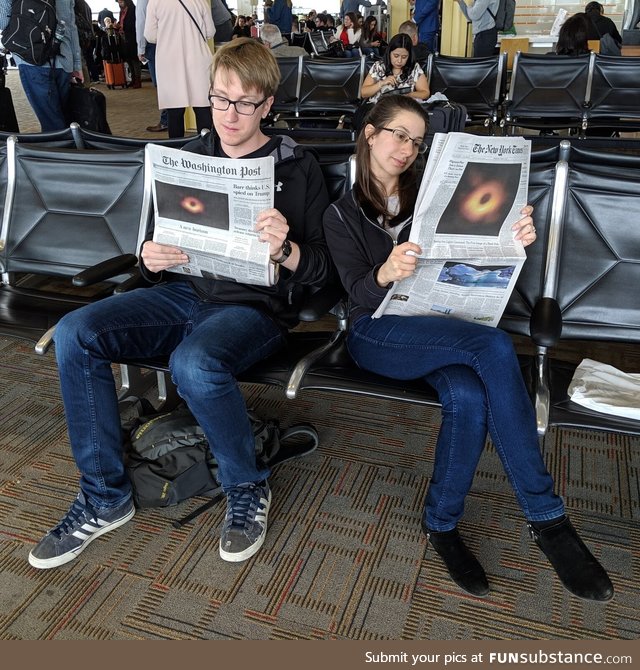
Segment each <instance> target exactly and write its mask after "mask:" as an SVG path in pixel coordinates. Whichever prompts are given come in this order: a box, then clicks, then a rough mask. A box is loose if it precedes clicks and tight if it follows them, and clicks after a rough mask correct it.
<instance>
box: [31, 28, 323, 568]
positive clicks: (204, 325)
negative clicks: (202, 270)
mask: <svg viewBox="0 0 640 670" xmlns="http://www.w3.org/2000/svg"><path fill="white" fill-rule="evenodd" d="M211 73H212V75H211V90H210V100H211V104H212V114H213V125H214V130H213V131H212V132H211V133H209V134H208V135H207V136H206V137H204V138H198V139H196V140H194V141H193V142H191V143H189V144H188V145H187V146H186V147H185V150H186V151H191V152H193V153H197V154H206V155H211V156H217V157H221V158H258V157H265V156H273V157H274V159H275V189H274V207H273V208H271V209H267V210H265V211H263V212H261V213H260V214H258V216H257V217H256V226H255V228H256V234H257V235H259V238H260V240H262V241H263V242H264V243H265V244H268V245H269V251H270V254H271V258H272V261H273V262H274V263H276V264H278V265H279V266H280V272H279V280H278V283H277V284H276V285H275V286H272V287H261V286H250V285H245V284H238V283H235V282H231V281H224V280H219V279H204V278H187V277H185V276H184V275H180V274H176V273H170V272H169V273H167V272H165V270H168V269H170V268H171V267H172V266H174V265H177V264H179V263H183V262H185V261H186V260H187V257H186V255H185V254H184V253H183V252H182V251H181V250H180V249H177V248H174V247H170V246H166V245H161V244H157V243H155V242H153V241H152V239H151V238H152V232H149V235H148V238H147V241H146V242H145V243H144V244H143V246H142V252H141V257H140V266H141V269H142V271H143V274H144V275H145V277H146V278H147V279H148V280H150V281H151V282H152V283H153V284H154V286H152V287H151V288H142V289H137V290H135V291H131V292H129V293H125V294H121V295H118V296H115V297H112V298H107V299H105V300H103V301H100V302H98V303H95V304H93V305H89V306H87V307H84V308H82V309H79V310H77V311H76V312H73V313H71V314H69V315H67V316H66V317H64V318H63V319H62V320H61V321H60V323H59V324H58V326H57V328H56V334H55V343H56V357H57V361H58V368H59V372H60V383H61V389H62V398H63V402H64V406H65V412H66V418H67V424H68V430H69V438H70V443H71V449H72V452H73V456H74V458H75V461H76V464H77V466H78V468H79V470H80V474H81V479H80V493H79V494H78V496H77V498H76V500H75V501H74V503H73V504H72V506H71V508H70V510H69V512H68V513H67V514H66V515H65V516H64V518H63V519H62V520H61V521H60V523H59V524H58V525H57V526H56V527H55V528H53V529H52V530H51V531H49V533H47V535H45V537H44V538H43V539H42V540H41V541H40V542H39V544H38V545H36V547H35V548H34V549H33V550H32V552H31V554H30V555H29V562H30V563H31V565H33V566H34V567H37V568H53V567H56V566H59V565H63V564H64V563H67V562H68V561H70V560H73V559H74V558H75V557H76V556H77V555H78V554H79V553H80V552H81V551H83V550H84V548H85V547H86V546H87V545H88V544H89V542H91V541H92V540H93V539H94V538H95V537H97V536H98V535H101V534H103V533H105V532H108V531H110V530H113V529H115V528H117V527H118V526H120V525H122V524H123V523H126V522H127V521H128V520H129V519H131V517H133V515H134V507H133V502H132V500H131V486H130V483H129V481H128V479H127V475H126V472H125V468H124V464H123V459H122V441H121V435H120V417H119V413H118V403H117V397H116V392H115V386H114V381H113V376H112V373H111V361H117V360H126V359H132V358H134V359H139V358H145V357H154V356H170V368H171V373H172V377H173V380H174V381H175V382H176V384H177V387H178V392H179V394H180V395H181V397H182V398H183V399H184V400H185V401H186V403H187V404H188V406H189V408H190V409H191V411H192V412H193V414H194V415H195V417H196V418H197V420H198V422H199V423H200V425H201V426H202V428H203V430H204V432H205V435H206V437H207V439H208V441H209V444H210V446H211V449H212V452H213V454H214V455H215V457H216V460H217V462H218V467H219V479H220V482H221V484H222V487H223V489H224V491H225V494H226V496H227V514H226V518H225V521H224V526H223V529H222V533H221V538H220V555H221V557H222V558H223V559H224V560H226V561H232V562H236V561H243V560H245V559H247V558H249V557H250V556H252V555H253V554H255V552H256V551H258V549H259V548H260V547H261V546H262V543H263V542H264V538H265V534H266V530H267V514H268V511H269V505H270V502H271V492H270V489H269V484H268V483H267V477H268V476H269V471H268V469H265V468H260V467H258V466H257V464H256V459H255V451H254V438H253V432H252V429H251V424H250V422H249V418H248V415H247V410H246V406H245V402H244V399H243V396H242V393H241V391H240V389H239V387H238V383H237V381H236V377H237V375H239V374H240V373H242V372H243V371H244V370H246V369H247V368H249V367H250V366H252V365H253V364H254V363H256V362H258V361H260V360H262V359H264V358H266V357H268V356H269V355H270V354H272V353H274V352H275V351H276V350H278V349H279V348H281V347H283V346H285V343H286V333H287V330H288V329H289V328H291V327H293V326H295V325H296V323H297V311H298V308H299V305H300V301H301V297H302V295H303V294H304V290H305V287H306V286H320V285H322V284H324V283H325V282H326V281H327V280H328V279H329V277H330V275H331V273H332V270H331V268H332V265H331V263H330V260H329V256H328V252H327V248H326V245H325V241H324V236H323V232H322V215H323V213H324V210H325V209H326V207H327V206H328V196H327V191H326V187H325V184H324V180H323V177H322V173H321V171H320V168H319V166H318V164H317V163H316V161H315V159H314V158H313V156H312V154H311V153H310V152H309V151H307V150H304V149H303V148H302V147H300V146H298V145H296V144H295V142H293V141H292V140H291V139H290V138H288V137H280V136H276V137H267V136H266V135H264V134H263V133H262V131H261V130H260V122H261V120H262V119H263V118H264V117H266V115H267V114H268V113H269V109H270V108H271V105H272V103H273V96H274V94H275V92H276V89H277V87H278V84H279V81H280V71H279V69H278V65H277V63H276V60H275V58H274V57H273V56H272V55H271V53H270V51H269V50H268V49H267V48H266V47H265V46H264V45H262V44H260V43H259V42H257V41H256V40H252V39H247V38H239V39H237V40H234V41H233V42H229V43H228V44H226V45H225V46H224V47H222V48H221V49H219V50H218V51H217V53H216V55H215V57H214V60H213V65H212V68H211Z"/></svg>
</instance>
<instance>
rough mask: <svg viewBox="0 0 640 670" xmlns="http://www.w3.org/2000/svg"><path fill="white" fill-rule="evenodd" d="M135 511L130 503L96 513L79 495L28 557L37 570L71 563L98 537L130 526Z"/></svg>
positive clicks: (82, 495)
mask: <svg viewBox="0 0 640 670" xmlns="http://www.w3.org/2000/svg"><path fill="white" fill-rule="evenodd" d="M135 512H136V510H135V507H134V506H133V500H131V499H129V500H127V501H126V502H125V503H123V504H122V505H120V506H119V507H114V508H113V509H107V510H102V511H100V512H98V511H97V510H95V509H94V508H93V507H92V506H91V504H90V503H89V501H88V500H87V499H86V497H85V495H84V493H83V492H82V491H80V493H78V497H77V498H76V499H75V500H74V502H73V504H72V505H71V507H70V508H69V511H68V512H67V513H66V515H65V516H64V517H63V519H62V520H61V521H60V523H59V524H58V525H57V526H56V527H55V528H52V529H51V530H50V531H49V532H48V533H47V534H46V535H45V536H44V537H43V538H42V539H41V540H40V542H38V544H37V545H36V546H35V547H34V548H33V549H32V550H31V553H30V554H29V563H31V565H32V566H33V567H34V568H39V569H41V570H46V569H47V568H57V567H58V566H59V565H64V564H65V563H68V562H69V561H72V560H73V559H74V558H75V557H76V556H78V554H80V553H81V552H82V551H84V549H85V548H86V547H87V545H88V544H89V543H90V542H92V541H93V540H95V539H96V537H99V536H100V535H104V534H105V533H108V532H109V531H110V530H115V529H116V528H118V526H122V525H123V524H125V523H127V521H129V519H131V518H132V517H133V515H134V514H135Z"/></svg>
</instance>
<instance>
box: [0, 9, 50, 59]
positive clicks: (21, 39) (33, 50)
mask: <svg viewBox="0 0 640 670" xmlns="http://www.w3.org/2000/svg"><path fill="white" fill-rule="evenodd" d="M56 24H57V19H56V5H55V0H13V3H12V4H11V14H10V16H9V23H8V25H7V27H6V28H5V29H4V30H3V31H2V44H3V45H4V47H5V49H7V50H8V51H10V52H11V53H13V54H15V55H16V56H19V57H20V58H22V59H23V60H24V61H25V62H27V63H30V64H31V65H44V64H45V63H47V62H48V61H51V60H53V59H54V58H55V57H56V56H57V55H58V53H59V49H60V45H59V44H58V43H57V42H56V40H55V32H56Z"/></svg>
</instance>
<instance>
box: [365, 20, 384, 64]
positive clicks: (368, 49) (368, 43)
mask: <svg viewBox="0 0 640 670" xmlns="http://www.w3.org/2000/svg"><path fill="white" fill-rule="evenodd" d="M383 43H384V40H383V39H382V35H381V34H380V33H379V32H378V19H376V17H375V16H367V18H366V19H365V20H364V23H363V24H362V35H361V37H360V51H361V52H362V54H363V55H364V56H376V57H377V56H380V54H381V53H382V47H383Z"/></svg>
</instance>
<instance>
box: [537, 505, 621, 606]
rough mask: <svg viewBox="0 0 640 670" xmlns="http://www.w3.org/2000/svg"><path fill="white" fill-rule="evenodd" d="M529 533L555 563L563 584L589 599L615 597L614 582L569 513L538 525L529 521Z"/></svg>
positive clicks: (574, 592)
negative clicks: (576, 528)
mask: <svg viewBox="0 0 640 670" xmlns="http://www.w3.org/2000/svg"><path fill="white" fill-rule="evenodd" d="M527 526H528V527H529V533H530V535H531V537H532V538H533V540H534V541H535V543H536V544H537V545H538V547H540V549H541V550H542V552H543V553H544V554H545V556H546V557H547V558H548V559H549V563H551V565H552V566H553V569H554V570H555V571H556V574H557V575H558V577H559V579H560V581H561V582H562V584H563V586H564V587H565V588H566V589H567V590H568V591H570V592H571V593H573V595H575V596H578V598H584V599H585V600H611V598H613V584H612V583H611V580H610V579H609V575H607V573H606V572H605V570H604V568H603V567H602V566H601V565H600V563H598V561H597V560H596V558H595V557H594V556H593V554H592V553H591V552H590V551H589V549H587V546H586V545H585V543H584V542H583V541H582V540H581V539H580V538H579V537H578V533H576V531H575V528H574V527H573V526H572V525H571V522H570V521H569V518H568V517H566V516H563V517H561V518H560V519H558V523H556V524H552V525H545V526H544V527H543V528H536V525H535V522H529V523H528V524H527Z"/></svg>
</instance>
